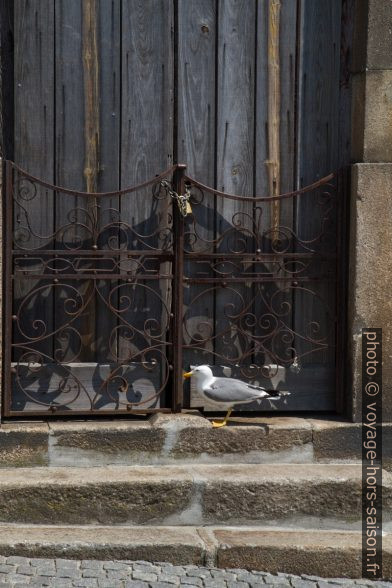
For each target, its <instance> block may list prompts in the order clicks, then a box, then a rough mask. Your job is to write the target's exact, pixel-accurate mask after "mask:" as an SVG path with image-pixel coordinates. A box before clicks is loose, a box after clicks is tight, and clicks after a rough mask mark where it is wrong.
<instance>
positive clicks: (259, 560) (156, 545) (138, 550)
mask: <svg viewBox="0 0 392 588" xmlns="http://www.w3.org/2000/svg"><path fill="white" fill-rule="evenodd" d="M0 554H1V555H4V556H25V557H30V558H65V559H78V560H93V559H97V560H105V559H106V560H132V561H135V560H136V561H137V560H143V561H147V562H167V563H168V564H169V563H171V564H174V565H176V566H181V565H190V564H196V565H199V566H209V567H211V566H215V567H220V568H235V569H236V570H238V568H240V569H241V570H242V572H241V577H242V579H243V581H246V570H259V571H261V572H267V573H278V572H283V573H286V574H297V575H300V574H303V573H304V571H305V570H306V574H307V575H309V576H312V575H313V576H322V577H327V578H328V577H329V578H331V577H332V578H336V577H340V578H343V577H344V578H360V577H361V572H362V570H361V533H360V532H359V531H336V530H335V531H320V530H318V531H314V530H308V529H296V530H292V529H284V528H278V529H269V528H260V527H246V528H240V527H226V528H225V527H208V528H206V527H194V526H190V527H181V528H179V527H170V526H168V527H132V526H122V527H107V526H94V527H91V526H90V527H88V526H80V525H79V526H38V525H33V526H10V525H0ZM13 561H15V562H17V558H15V559H13ZM41 564H42V565H43V566H45V564H46V562H45V560H42V561H40V560H39V559H38V560H36V561H35V562H34V565H37V566H39V565H41ZM238 571H239V570H238ZM166 573H170V568H169V569H167V570H166ZM172 573H175V574H177V575H178V574H180V573H181V568H176V569H174V568H173V572H172ZM383 576H384V578H385V579H388V578H389V579H390V578H392V536H391V535H389V534H385V535H384V537H383ZM275 580H276V581H277V580H278V578H275ZM253 581H254V579H253ZM262 581H263V580H262V577H261V578H260V582H262Z"/></svg>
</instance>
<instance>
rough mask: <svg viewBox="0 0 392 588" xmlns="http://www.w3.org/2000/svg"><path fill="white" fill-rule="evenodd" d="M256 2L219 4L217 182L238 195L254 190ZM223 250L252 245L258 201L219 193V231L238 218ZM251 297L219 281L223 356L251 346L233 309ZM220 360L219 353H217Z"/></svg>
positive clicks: (243, 289) (243, 305)
mask: <svg viewBox="0 0 392 588" xmlns="http://www.w3.org/2000/svg"><path fill="white" fill-rule="evenodd" d="M255 35H256V2H255V1H254V0H251V1H249V0H246V1H235V0H220V2H219V8H218V72H217V92H218V95H217V114H216V116H217V187H218V189H219V190H222V191H226V192H231V193H235V194H237V195H248V196H251V195H252V194H253V193H254V147H255V144H254V135H255V128H254V101H255V41H256V39H255ZM236 221H237V222H239V224H240V226H239V227H235V229H234V230H233V231H232V232H231V233H229V234H228V237H227V238H225V239H224V240H223V241H222V242H221V244H220V245H219V248H218V251H229V250H236V251H241V250H245V251H252V250H253V248H254V240H253V238H252V237H251V233H252V231H253V229H254V227H253V204H252V203H251V202H244V203H239V202H237V201H233V200H229V199H224V198H220V197H217V199H216V233H217V236H219V235H222V234H223V233H224V232H225V231H226V230H227V229H230V227H233V223H235V222H236ZM251 297H252V287H251V286H249V285H246V286H245V285H241V284H240V285H238V287H237V285H234V287H233V288H232V287H230V288H225V287H220V288H218V289H217V292H216V302H215V304H216V320H215V325H216V329H217V332H218V333H221V334H220V335H219V336H218V338H217V340H216V346H215V351H216V353H218V354H219V355H220V356H221V358H222V359H221V361H222V362H223V363H224V362H225V360H231V361H235V360H236V358H237V357H239V356H241V354H242V353H244V351H246V347H247V345H246V343H244V341H243V340H242V338H241V337H240V336H239V334H238V331H237V328H236V326H235V325H233V324H232V319H231V318H229V315H232V314H237V313H238V312H240V311H241V310H244V309H245V308H246V307H247V305H248V304H249V301H250V300H251ZM218 361H219V359H218Z"/></svg>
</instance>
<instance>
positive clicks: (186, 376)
mask: <svg viewBox="0 0 392 588" xmlns="http://www.w3.org/2000/svg"><path fill="white" fill-rule="evenodd" d="M192 373H193V372H184V378H190V377H191V375H192Z"/></svg>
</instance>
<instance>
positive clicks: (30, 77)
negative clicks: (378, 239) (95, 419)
mask: <svg viewBox="0 0 392 588" xmlns="http://www.w3.org/2000/svg"><path fill="white" fill-rule="evenodd" d="M14 17H15V24H14V31H15V41H14V42H15V45H14V47H15V56H14V76H15V78H14V83H15V90H14V97H15V103H14V104H15V106H14V109H15V110H14V111H15V129H14V135H15V152H14V157H15V161H16V163H17V164H18V165H19V166H21V167H22V168H23V169H26V170H27V171H28V172H29V173H31V174H33V175H35V176H37V177H39V178H42V179H43V180H46V181H48V182H52V181H53V168H54V145H53V125H54V102H53V95H54V75H53V73H54V60H53V46H54V7H53V2H51V1H50V0H44V1H43V2H39V3H38V2H28V1H27V0H17V2H15V3H14ZM23 190H26V191H27V193H26V194H24V195H23ZM34 194H35V195H34ZM15 197H16V202H17V203H20V205H21V206H22V207H23V208H21V207H20V206H19V205H18V204H16V206H15V216H16V217H19V218H20V226H22V227H23V226H24V227H25V228H26V230H25V232H26V233H27V234H29V238H28V240H27V241H23V239H21V240H20V241H19V239H18V238H16V243H15V247H18V246H22V247H24V248H26V249H38V250H39V249H44V248H50V247H51V246H52V243H53V238H52V232H53V222H54V221H53V214H54V204H53V192H52V191H51V190H48V189H46V188H42V187H40V186H39V185H38V184H35V185H33V184H32V183H31V182H28V181H26V180H23V179H22V178H19V180H18V181H17V184H16V186H15ZM29 224H30V228H27V227H28V226H29ZM15 226H17V225H15ZM33 233H34V234H33ZM40 236H42V237H47V238H40ZM40 285H41V284H40V282H39V280H34V281H32V280H18V282H17V283H16V285H15V292H14V297H15V301H14V303H15V306H16V307H18V305H19V304H20V302H21V300H22V299H23V298H24V297H25V296H26V295H28V293H29V292H31V291H33V290H34V289H37V288H39V287H40ZM30 304H31V308H34V313H35V316H34V319H39V320H42V321H43V322H44V324H45V328H46V332H51V331H52V330H53V297H52V291H51V290H50V289H44V290H42V289H41V290H39V292H38V293H37V294H35V295H33V296H32V298H31V301H30ZM34 319H32V320H31V321H30V324H29V326H27V324H26V323H25V325H24V326H25V328H26V329H27V330H28V335H29V336H31V337H34V336H37V334H38V332H37V330H34V328H33V320H34ZM41 324H42V323H41ZM40 334H43V331H41V333H40ZM15 336H16V339H17V340H19V337H18V335H17V332H16V331H15ZM35 348H36V349H37V350H39V351H41V352H43V353H46V354H49V355H50V354H51V353H52V351H53V342H52V341H51V340H50V339H46V340H44V341H42V342H41V343H40V344H39V345H35Z"/></svg>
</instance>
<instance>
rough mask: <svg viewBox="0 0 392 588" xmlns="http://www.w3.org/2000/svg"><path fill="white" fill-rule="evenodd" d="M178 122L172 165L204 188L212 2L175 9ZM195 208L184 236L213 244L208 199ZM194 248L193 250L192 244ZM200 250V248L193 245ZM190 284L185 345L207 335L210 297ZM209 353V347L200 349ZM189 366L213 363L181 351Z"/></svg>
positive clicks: (190, 266) (208, 177) (210, 158)
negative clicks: (181, 167) (200, 334)
mask: <svg viewBox="0 0 392 588" xmlns="http://www.w3.org/2000/svg"><path fill="white" fill-rule="evenodd" d="M177 43H178V85H177V92H178V96H177V100H178V121H177V129H178V130H177V133H178V138H177V149H178V154H177V161H179V162H186V163H187V165H188V168H187V173H188V174H189V175H190V176H192V177H194V178H196V179H199V180H200V181H201V182H203V183H205V184H207V185H208V186H214V182H215V164H216V161H215V62H216V54H215V49H216V0H200V1H199V2H189V1H188V0H180V1H179V3H178V40H177ZM205 196H206V197H205V199H204V201H203V203H202V204H201V205H198V206H193V215H194V216H193V217H188V218H187V219H186V221H185V222H186V227H187V229H186V230H190V231H192V230H193V228H194V225H193V222H195V223H196V226H197V233H198V236H199V238H200V239H201V240H209V241H212V240H213V238H214V198H213V197H211V196H209V195H208V194H206V195H205ZM196 248H198V245H197V244H196ZM199 248H200V249H203V248H205V242H203V243H199ZM196 272H197V264H195V263H194V262H193V263H192V262H185V275H186V276H188V277H192V276H195V274H196ZM200 291H201V289H200V288H197V287H196V285H195V284H193V285H192V286H188V287H186V288H185V292H184V304H185V308H184V317H185V321H186V324H185V332H184V334H185V337H186V343H187V344H189V343H190V342H191V341H192V339H193V335H194V334H195V333H198V332H200V331H199V327H200V325H202V324H203V325H207V324H208V325H210V328H211V330H213V321H214V313H213V308H214V296H213V294H212V293H207V292H206V293H205V294H204V295H203V296H201V297H200V298H198V297H197V295H198V294H199V293H200ZM205 349H206V351H211V350H213V345H208V346H206V347H205ZM195 362H198V363H201V362H205V363H213V357H212V356H211V355H210V354H208V353H207V354H203V353H201V352H200V350H194V351H192V350H185V352H184V368H186V369H188V368H189V366H190V365H192V364H194V363H195Z"/></svg>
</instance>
